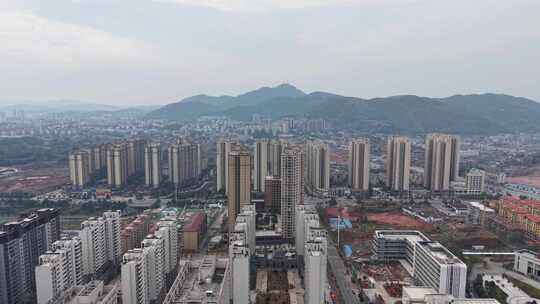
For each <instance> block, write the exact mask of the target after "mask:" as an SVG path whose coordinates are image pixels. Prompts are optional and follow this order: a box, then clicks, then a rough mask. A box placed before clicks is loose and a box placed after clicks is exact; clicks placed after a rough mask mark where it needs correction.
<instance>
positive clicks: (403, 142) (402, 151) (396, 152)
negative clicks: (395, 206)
mask: <svg viewBox="0 0 540 304" xmlns="http://www.w3.org/2000/svg"><path fill="white" fill-rule="evenodd" d="M410 171H411V142H410V141H409V138H407V137H404V136H395V137H389V138H388V144H387V150H386V185H387V186H388V187H389V188H390V189H392V190H394V191H408V190H409V174H410Z"/></svg>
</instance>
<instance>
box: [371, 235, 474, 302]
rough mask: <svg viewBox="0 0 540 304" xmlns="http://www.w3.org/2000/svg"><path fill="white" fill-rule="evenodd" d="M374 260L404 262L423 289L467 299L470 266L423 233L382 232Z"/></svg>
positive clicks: (375, 238)
mask: <svg viewBox="0 0 540 304" xmlns="http://www.w3.org/2000/svg"><path fill="white" fill-rule="evenodd" d="M373 253H374V257H375V258H376V259H379V260H386V261H388V260H400V261H402V262H403V263H406V264H408V267H406V268H407V269H412V270H411V275H412V276H413V278H414V279H415V281H416V282H417V283H418V284H419V285H421V286H427V287H432V288H433V289H435V290H436V291H437V292H438V293H442V294H450V295H452V296H454V297H457V298H464V297H465V284H466V282H467V265H465V263H463V262H462V261H461V260H459V259H458V258H457V257H456V256H455V255H454V254H452V253H451V252H450V251H449V250H448V249H446V247H444V246H443V245H441V244H440V243H438V242H433V241H431V240H429V238H427V237H426V236H425V235H424V234H423V233H421V232H419V231H411V230H378V231H375V235H374V238H373Z"/></svg>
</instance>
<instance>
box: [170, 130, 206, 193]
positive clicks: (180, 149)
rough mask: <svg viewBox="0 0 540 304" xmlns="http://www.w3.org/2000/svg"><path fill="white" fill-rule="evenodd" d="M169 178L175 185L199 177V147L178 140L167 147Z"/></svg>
mask: <svg viewBox="0 0 540 304" xmlns="http://www.w3.org/2000/svg"><path fill="white" fill-rule="evenodd" d="M168 161H169V180H170V181H171V182H172V183H173V184H175V185H182V184H184V183H185V182H186V181H189V180H192V179H194V178H197V177H199V175H200V174H201V147H200V145H198V144H191V143H187V142H182V143H180V141H178V142H177V143H176V144H173V145H171V146H170V147H169V150H168Z"/></svg>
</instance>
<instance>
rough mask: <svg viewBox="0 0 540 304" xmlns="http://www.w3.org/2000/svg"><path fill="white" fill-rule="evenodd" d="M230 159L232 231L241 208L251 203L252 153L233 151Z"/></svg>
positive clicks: (230, 224)
mask: <svg viewBox="0 0 540 304" xmlns="http://www.w3.org/2000/svg"><path fill="white" fill-rule="evenodd" d="M228 159H229V160H228V161H227V164H228V166H229V169H228V170H227V173H228V174H229V175H228V177H227V181H228V183H229V186H228V189H229V192H228V194H227V199H228V221H229V231H231V230H232V229H233V228H234V223H235V221H236V216H237V215H238V213H239V212H240V209H241V208H242V207H243V206H245V205H249V204H251V155H250V154H249V152H247V151H232V152H230V153H229V154H228Z"/></svg>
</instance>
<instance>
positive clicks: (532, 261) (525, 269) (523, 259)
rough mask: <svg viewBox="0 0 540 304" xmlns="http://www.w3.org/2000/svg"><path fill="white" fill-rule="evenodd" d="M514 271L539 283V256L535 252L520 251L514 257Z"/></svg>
mask: <svg viewBox="0 0 540 304" xmlns="http://www.w3.org/2000/svg"><path fill="white" fill-rule="evenodd" d="M514 271H517V272H519V273H521V274H523V275H526V276H528V277H531V278H533V279H535V280H539V281H540V256H539V254H538V253H537V252H533V251H530V250H526V249H522V250H518V251H517V252H516V253H515V255H514Z"/></svg>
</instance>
